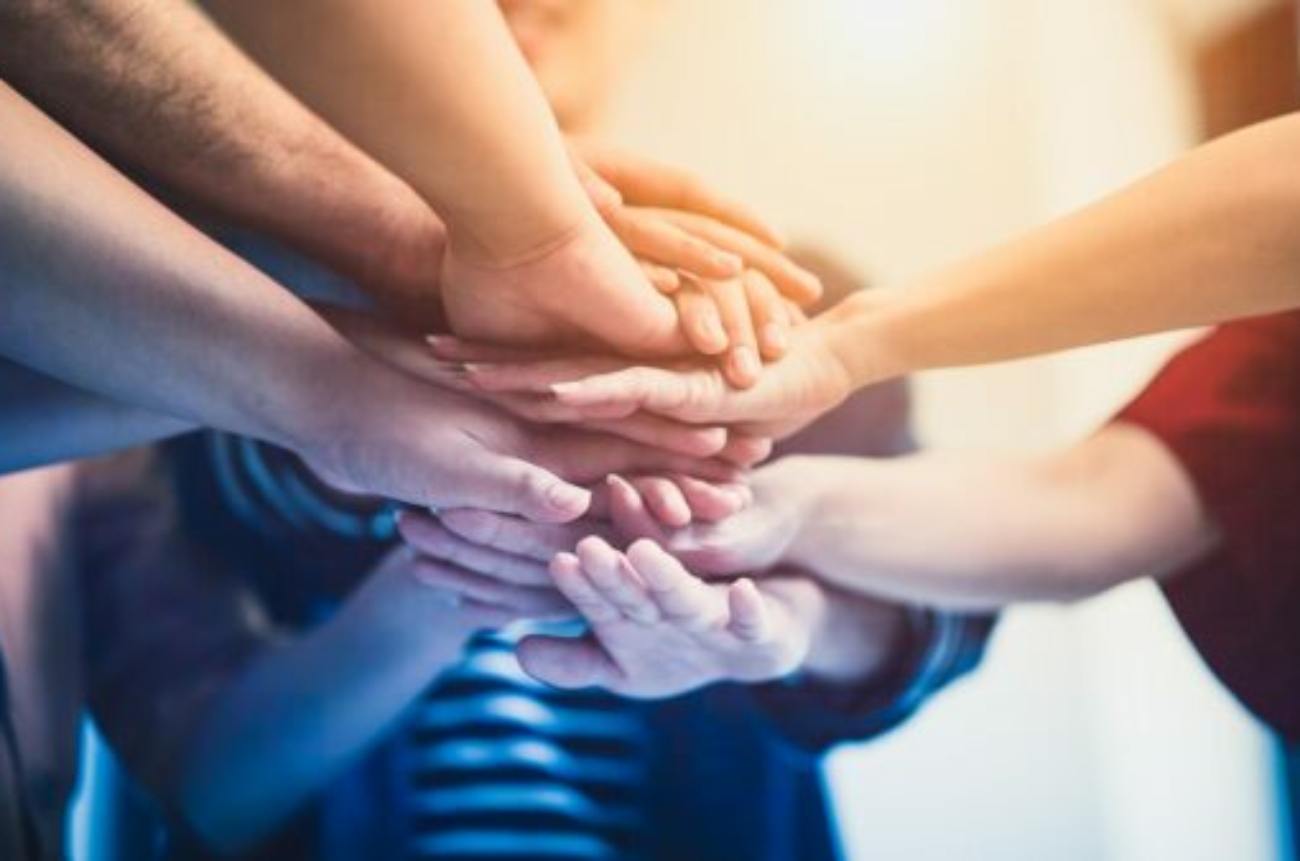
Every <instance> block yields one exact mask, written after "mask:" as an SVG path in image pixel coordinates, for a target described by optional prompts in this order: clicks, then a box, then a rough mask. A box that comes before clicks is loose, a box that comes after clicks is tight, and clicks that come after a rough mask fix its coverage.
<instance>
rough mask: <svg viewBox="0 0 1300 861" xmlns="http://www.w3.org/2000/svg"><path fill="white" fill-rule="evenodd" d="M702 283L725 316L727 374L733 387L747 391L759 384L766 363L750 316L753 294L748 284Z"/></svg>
mask: <svg viewBox="0 0 1300 861" xmlns="http://www.w3.org/2000/svg"><path fill="white" fill-rule="evenodd" d="M701 283H702V284H703V286H704V290H705V291H706V292H707V293H709V295H711V296H712V297H713V303H714V305H716V306H717V309H718V313H719V315H721V317H722V328H723V331H725V332H726V333H727V355H726V357H725V358H724V360H723V362H722V370H723V373H724V374H726V377H727V381H728V382H730V383H731V384H732V385H733V386H735V387H736V388H739V389H747V388H749V387H750V386H752V385H754V384H755V383H757V382H758V377H759V375H760V374H762V373H763V363H762V362H761V361H759V358H758V337H757V335H756V334H755V333H754V318H753V317H752V316H750V313H749V295H748V293H747V292H746V290H745V285H744V282H742V281H741V280H740V279H738V278H731V279H728V280H726V281H704V282H701Z"/></svg>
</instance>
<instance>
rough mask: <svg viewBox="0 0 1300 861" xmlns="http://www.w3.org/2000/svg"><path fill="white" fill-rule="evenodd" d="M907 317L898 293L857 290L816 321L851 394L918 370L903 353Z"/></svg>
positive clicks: (907, 322)
mask: <svg viewBox="0 0 1300 861" xmlns="http://www.w3.org/2000/svg"><path fill="white" fill-rule="evenodd" d="M908 316H909V315H908V305H907V304H906V302H905V301H904V297H903V294H902V293H901V292H900V291H898V290H859V291H857V292H855V293H853V294H852V295H851V296H849V297H848V298H846V299H844V300H843V301H842V302H840V303H839V304H838V305H836V306H835V307H833V308H831V309H830V310H829V311H827V312H825V313H824V314H822V315H821V317H819V318H818V320H819V321H824V324H825V326H826V337H825V342H826V344H827V347H828V349H829V350H830V354H831V356H832V357H833V359H834V361H835V362H836V363H837V364H838V366H839V367H840V368H841V369H842V370H843V372H844V374H845V376H846V377H847V378H848V380H849V389H850V391H857V390H858V389H861V388H863V387H865V386H869V385H872V384H874V383H879V382H882V381H884V380H889V379H893V378H895V377H899V376H902V375H904V374H906V373H908V372H910V371H913V370H916V369H917V367H916V365H915V364H914V362H913V360H912V359H911V358H910V357H909V356H908V355H907V353H906V350H905V349H904V345H905V343H906V341H905V339H904V338H903V337H902V335H903V334H905V333H906V330H907V327H908V325H909V320H908Z"/></svg>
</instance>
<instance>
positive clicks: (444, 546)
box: [397, 513, 551, 586]
mask: <svg viewBox="0 0 1300 861" xmlns="http://www.w3.org/2000/svg"><path fill="white" fill-rule="evenodd" d="M397 528H398V531H399V532H400V533H401V535H402V538H403V539H405V541H406V542H407V543H408V544H410V545H411V546H412V547H414V548H415V549H416V550H418V551H420V553H422V554H424V555H425V556H427V557H429V558H432V559H437V560H439V561H442V562H446V563H450V564H451V565H455V566H456V567H457V568H463V569H466V570H468V571H473V572H475V573H477V574H481V575H484V576H486V577H491V578H494V579H497V580H501V581H504V582H506V583H514V584H516V585H522V586H549V585H550V583H551V577H550V574H549V572H548V571H547V569H546V565H545V564H544V561H538V560H537V559H534V558H530V557H527V556H523V555H517V554H512V553H506V552H502V551H500V550H497V549H495V548H492V547H487V546H484V545H482V544H475V543H474V542H472V541H468V540H466V539H464V538H462V537H460V536H459V535H456V534H455V533H454V532H452V531H451V530H450V529H447V528H446V527H445V526H443V525H442V524H441V523H439V522H438V521H437V520H435V519H433V518H432V517H429V516H428V515H421V514H415V513H406V514H403V516H401V517H400V518H399V519H398V527H397ZM546 558H547V559H549V558H550V557H546Z"/></svg>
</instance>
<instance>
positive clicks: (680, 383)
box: [551, 366, 729, 421]
mask: <svg viewBox="0 0 1300 861" xmlns="http://www.w3.org/2000/svg"><path fill="white" fill-rule="evenodd" d="M728 388H729V387H728V386H727V384H726V382H725V381H724V380H723V379H722V376H721V374H719V373H717V371H715V370H713V369H707V370H701V369H694V370H687V371H670V370H665V369H663V368H654V367H648V366H637V367H634V368H625V369H623V370H621V371H614V372H613V373H609V374H598V375H596V376H594V377H587V378H586V379H582V380H575V381H573V382H569V383H557V384H556V385H553V386H551V391H552V392H553V393H554V394H555V397H556V398H557V399H558V400H560V401H561V402H563V403H566V404H569V405H570V406H575V407H582V408H595V407H602V408H603V407H612V406H614V405H617V406H619V407H621V408H622V409H625V410H627V411H628V413H629V414H630V413H632V412H635V411H636V410H637V409H643V410H646V411H647V412H653V413H659V414H661V415H666V416H671V417H673V418H677V419H680V420H683V421H691V420H692V419H696V418H699V417H700V414H702V413H704V412H705V411H706V410H709V408H710V407H714V406H720V405H721V404H723V403H724V401H725V399H726V397H727V390H728Z"/></svg>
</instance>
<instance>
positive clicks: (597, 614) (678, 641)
mask: <svg viewBox="0 0 1300 861" xmlns="http://www.w3.org/2000/svg"><path fill="white" fill-rule="evenodd" d="M551 573H552V576H553V577H554V579H555V585H556V587H557V588H558V589H559V590H560V592H561V593H562V594H563V595H564V596H565V597H566V598H568V600H569V601H570V602H571V603H572V604H573V605H574V607H576V608H577V609H578V612H579V613H581V614H582V616H583V618H584V619H586V620H587V622H588V623H589V624H590V625H591V632H590V636H589V637H588V638H585V639H580V640H578V639H564V638H557V637H548V636H534V637H528V638H525V639H524V640H523V641H522V642H520V644H519V661H520V664H521V665H522V666H523V667H524V669H525V670H527V671H528V672H529V673H530V674H531V675H533V676H534V677H536V678H538V679H539V680H541V681H543V682H546V683H548V684H552V685H555V686H557V687H564V688H580V687H590V686H598V687H602V688H605V689H607V690H610V691H612V692H614V693H617V694H620V695H622V696H629V697H638V698H659V697H669V696H674V695H677V694H682V693H685V692H687V691H690V690H693V689H695V688H698V687H702V686H704V685H708V684H711V683H714V682H719V681H724V680H732V681H742V682H758V681H766V680H769V679H775V678H780V677H781V676H784V675H787V674H788V673H790V672H792V671H793V670H794V669H796V668H797V667H798V666H799V665H800V664H801V663H802V662H803V660H804V658H805V657H806V656H807V654H808V652H809V648H810V642H811V637H812V629H813V628H814V627H815V625H816V623H817V619H818V617H819V616H820V614H821V613H822V612H823V611H824V607H823V606H822V605H823V601H824V598H823V596H822V595H821V594H820V593H819V592H818V590H817V589H816V587H814V586H813V585H812V584H811V583H809V582H808V581H806V580H799V579H796V578H789V579H782V578H772V579H770V580H768V581H765V583H764V591H762V592H760V591H759V589H758V587H757V586H755V584H754V582H753V581H751V580H738V581H736V582H735V583H732V584H726V585H724V584H717V583H705V582H703V581H701V580H697V579H696V578H694V577H692V576H691V575H690V574H689V573H687V571H686V570H685V569H684V568H682V567H681V565H680V564H678V563H677V562H676V561H675V560H674V559H673V558H672V557H671V556H669V555H667V554H666V553H664V552H663V551H662V550H660V549H659V548H658V547H656V546H655V545H654V544H653V543H651V542H648V541H647V542H640V543H637V544H635V545H633V546H632V547H631V548H630V549H629V550H628V552H627V553H626V554H623V553H620V552H618V551H617V550H615V549H614V548H613V547H611V546H610V545H609V544H607V543H605V542H604V541H603V540H601V539H599V538H589V539H586V540H584V541H583V542H581V543H580V544H579V545H578V550H577V554H576V555H574V554H561V555H559V556H557V557H556V558H555V560H554V562H553V563H552V565H551Z"/></svg>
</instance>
